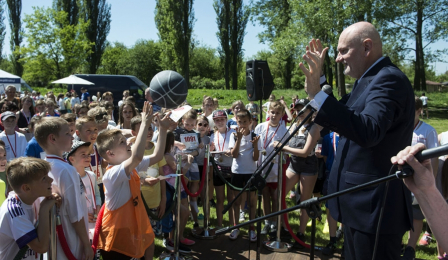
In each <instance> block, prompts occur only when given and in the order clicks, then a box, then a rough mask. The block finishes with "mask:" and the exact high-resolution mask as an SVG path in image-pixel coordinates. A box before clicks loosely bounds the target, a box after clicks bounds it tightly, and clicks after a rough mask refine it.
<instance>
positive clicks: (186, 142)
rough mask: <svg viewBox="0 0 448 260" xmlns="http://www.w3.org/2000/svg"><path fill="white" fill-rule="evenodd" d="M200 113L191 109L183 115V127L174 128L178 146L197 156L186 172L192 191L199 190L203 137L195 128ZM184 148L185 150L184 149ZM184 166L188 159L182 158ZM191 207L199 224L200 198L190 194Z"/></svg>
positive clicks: (186, 152)
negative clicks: (199, 162) (199, 157)
mask: <svg viewBox="0 0 448 260" xmlns="http://www.w3.org/2000/svg"><path fill="white" fill-rule="evenodd" d="M197 119H198V114H197V112H196V110H195V109H191V110H190V111H188V112H187V113H185V115H183V116H182V125H183V128H177V129H176V130H174V140H175V144H176V147H177V148H178V149H179V150H180V151H182V152H183V153H184V154H191V155H192V156H194V157H195V159H194V162H193V163H192V164H191V166H190V169H189V170H188V172H187V173H186V175H185V176H186V177H187V179H188V182H189V183H190V191H191V193H196V192H197V191H198V190H199V180H200V177H199V167H198V164H197V162H196V156H198V154H199V152H198V149H199V144H200V143H201V137H200V135H199V133H197V132H196V131H195V130H194V128H195V127H196V123H197ZM183 150H184V151H183ZM182 159H183V160H182V166H184V165H185V164H186V159H185V158H184V157H183V158H182ZM190 208H191V213H192V215H193V220H194V222H195V226H198V225H197V224H198V212H199V209H198V198H197V197H191V196H190Z"/></svg>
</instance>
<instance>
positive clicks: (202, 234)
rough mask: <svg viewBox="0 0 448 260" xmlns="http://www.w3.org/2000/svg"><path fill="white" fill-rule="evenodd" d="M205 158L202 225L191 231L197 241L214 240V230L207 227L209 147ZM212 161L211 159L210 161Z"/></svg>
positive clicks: (208, 209) (206, 147) (208, 146)
mask: <svg viewBox="0 0 448 260" xmlns="http://www.w3.org/2000/svg"><path fill="white" fill-rule="evenodd" d="M205 158H207V161H206V162H204V166H206V167H205V168H206V170H205V171H206V173H205V196H204V197H205V198H202V199H203V200H204V205H203V209H204V225H203V227H202V228H194V229H193V230H192V231H191V234H192V236H193V237H195V238H199V239H215V238H216V236H215V230H214V229H210V228H209V226H208V222H209V220H208V216H209V215H210V207H209V204H210V200H209V197H208V192H209V183H208V181H209V178H208V173H209V167H208V164H209V160H210V145H208V144H207V145H206V146H205ZM212 160H213V159H212Z"/></svg>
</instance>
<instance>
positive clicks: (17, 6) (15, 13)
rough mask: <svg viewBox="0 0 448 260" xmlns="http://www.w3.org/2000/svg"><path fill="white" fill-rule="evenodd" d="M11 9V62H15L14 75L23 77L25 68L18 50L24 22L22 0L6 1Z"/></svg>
mask: <svg viewBox="0 0 448 260" xmlns="http://www.w3.org/2000/svg"><path fill="white" fill-rule="evenodd" d="M6 3H7V4H8V9H9V27H10V28H11V40H10V44H11V52H12V54H11V60H12V62H13V65H14V66H13V68H14V71H13V73H14V74H16V75H17V76H20V77H21V76H22V74H23V66H22V64H20V62H19V60H20V59H21V56H20V54H19V53H18V52H17V50H18V49H19V48H20V44H21V43H22V34H23V30H22V20H21V18H20V15H21V13H22V0H6Z"/></svg>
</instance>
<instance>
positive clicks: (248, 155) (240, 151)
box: [229, 110, 261, 242]
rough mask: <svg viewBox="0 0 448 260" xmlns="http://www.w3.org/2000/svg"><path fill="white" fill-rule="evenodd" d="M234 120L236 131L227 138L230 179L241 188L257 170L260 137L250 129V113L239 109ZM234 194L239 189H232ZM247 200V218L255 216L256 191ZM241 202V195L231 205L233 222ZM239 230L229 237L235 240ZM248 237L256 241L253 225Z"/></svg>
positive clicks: (237, 219) (236, 223)
mask: <svg viewBox="0 0 448 260" xmlns="http://www.w3.org/2000/svg"><path fill="white" fill-rule="evenodd" d="M236 122H237V123H238V129H237V132H236V133H235V134H234V137H233V138H230V140H229V149H230V153H231V154H232V157H233V162H232V173H233V176H232V180H231V183H232V185H233V186H235V187H236V188H243V187H244V186H245V185H246V183H247V182H248V181H249V179H250V178H251V177H252V174H253V173H254V172H255V171H256V170H257V164H256V161H258V157H259V151H260V148H261V144H260V141H259V140H260V137H259V136H255V134H252V133H251V131H250V125H251V124H252V115H251V114H250V112H249V111H247V110H242V111H239V112H238V113H237V114H236ZM232 192H233V194H234V196H236V195H237V194H238V193H239V191H238V190H233V191H232ZM248 201H249V204H250V207H249V208H250V212H249V219H253V218H254V217H255V210H256V207H257V205H256V204H257V195H256V192H248ZM240 204H241V197H239V198H238V199H237V200H236V201H235V202H234V204H233V205H232V207H233V222H234V223H233V224H234V225H238V224H239V209H240ZM239 233H240V231H239V229H234V230H232V232H231V233H230V236H229V238H230V239H231V240H235V239H237V238H238V235H239ZM249 239H250V241H251V242H255V241H257V234H256V232H255V229H254V227H253V226H251V227H250V231H249Z"/></svg>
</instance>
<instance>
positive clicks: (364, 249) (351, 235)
mask: <svg viewBox="0 0 448 260" xmlns="http://www.w3.org/2000/svg"><path fill="white" fill-rule="evenodd" d="M403 235H404V232H403V233H402V234H393V235H380V236H379V238H378V246H377V252H376V257H375V259H376V260H387V259H390V260H396V259H400V251H401V239H402V237H403ZM374 247H375V234H369V233H365V232H362V231H359V230H357V229H353V228H351V227H349V226H347V225H344V250H345V260H372V256H373V249H374Z"/></svg>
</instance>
